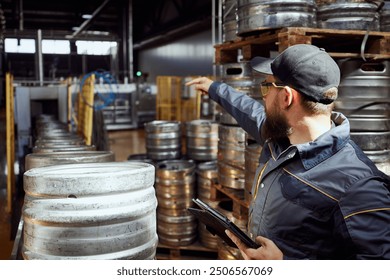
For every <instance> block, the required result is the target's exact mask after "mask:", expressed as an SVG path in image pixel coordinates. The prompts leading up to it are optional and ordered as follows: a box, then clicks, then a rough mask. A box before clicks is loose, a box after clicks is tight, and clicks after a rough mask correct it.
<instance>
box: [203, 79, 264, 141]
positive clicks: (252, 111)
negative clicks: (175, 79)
mask: <svg viewBox="0 0 390 280" xmlns="http://www.w3.org/2000/svg"><path fill="white" fill-rule="evenodd" d="M209 96H210V98H211V99H212V100H214V101H215V102H217V103H218V104H219V105H221V106H222V107H223V108H224V109H225V110H226V111H227V112H228V113H229V114H230V115H231V116H232V117H233V118H234V119H235V120H236V121H237V123H238V124H239V125H240V126H241V127H242V128H243V129H244V130H245V131H246V132H247V133H248V134H249V135H251V136H252V137H253V138H254V139H256V141H257V142H258V143H260V144H263V143H264V141H265V140H266V139H263V138H262V137H261V127H262V125H263V123H264V121H265V109H264V106H263V104H262V103H261V102H260V101H257V100H255V99H253V98H251V97H249V96H248V95H245V94H244V93H242V92H239V91H237V90H235V89H234V88H232V87H230V86H229V85H227V84H225V83H219V82H213V83H212V84H211V86H210V89H209Z"/></svg>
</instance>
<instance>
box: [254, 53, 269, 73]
mask: <svg viewBox="0 0 390 280" xmlns="http://www.w3.org/2000/svg"><path fill="white" fill-rule="evenodd" d="M273 61H274V59H273V58H266V57H259V56H257V57H254V58H252V59H251V67H252V69H253V70H255V71H257V72H259V73H262V74H267V75H273V73H272V69H271V63H272V62H273Z"/></svg>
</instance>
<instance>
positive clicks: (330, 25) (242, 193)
mask: <svg viewBox="0 0 390 280" xmlns="http://www.w3.org/2000/svg"><path fill="white" fill-rule="evenodd" d="M234 6H235V8H236V18H237V22H236V32H233V31H232V30H231V29H232V22H231V20H230V18H231V17H230V16H231V11H232V9H234ZM232 7H233V8H232ZM377 8H378V7H377V6H376V5H375V4H373V3H368V2H367V1H364V0H354V1H347V0H317V1H314V0H306V1H305V0H293V1H279V0H276V1H267V0H262V1H256V0H238V1H229V0H225V1H223V12H226V14H224V19H226V21H225V22H224V23H223V31H224V32H226V34H224V36H223V43H221V44H217V45H215V46H214V48H215V61H216V64H217V65H219V66H220V69H221V77H220V80H221V81H224V82H226V83H227V84H229V85H231V86H232V87H234V88H236V89H237V90H241V91H242V92H244V93H245V94H248V95H250V94H252V93H254V94H255V93H256V86H257V91H258V84H259V82H260V80H261V79H262V77H261V76H258V74H255V73H251V72H250V69H249V68H247V67H246V66H247V63H248V61H250V60H251V59H252V58H253V57H255V56H263V57H273V56H275V55H277V53H280V52H282V51H283V50H285V49H286V48H288V47H289V46H292V45H296V44H312V45H316V46H318V47H321V48H324V49H325V50H326V51H327V52H329V53H330V55H331V56H332V57H333V58H334V59H335V61H336V62H338V63H339V65H340V69H341V71H342V77H341V85H340V89H339V97H340V98H339V100H338V102H336V104H335V110H336V111H341V112H343V113H344V114H345V115H346V116H347V117H349V118H350V119H351V137H352V139H353V140H354V141H355V142H357V143H358V144H359V145H361V148H362V149H363V150H364V152H366V154H367V155H368V156H369V157H370V158H371V159H372V160H373V161H374V162H375V163H376V164H377V166H378V168H379V169H380V170H382V171H384V172H385V173H387V174H389V166H390V162H389V158H390V136H389V135H390V116H389V106H390V105H389V103H390V73H389V71H390V69H389V67H390V65H389V63H390V32H389V31H390V28H389V11H390V10H389V9H390V3H388V2H386V3H385V5H384V6H383V7H382V10H381V13H380V16H379V18H376V21H375V22H373V23H372V22H371V21H372V20H373V18H374V16H377V17H378V15H375V11H376V9H377ZM291 10H294V11H296V13H288V12H287V11H291ZM368 26H369V27H368ZM368 28H369V29H370V31H369V32H368V37H367V40H366V43H365V48H364V59H365V60H366V61H364V60H363V58H362V54H361V46H362V42H363V39H364V37H365V35H366V33H367V29H368ZM263 79H264V77H263ZM251 82H253V85H251ZM251 87H252V89H253V90H252V91H251V90H249V88H251ZM253 97H254V98H257V97H256V96H253ZM259 102H261V100H260V99H259ZM356 108H360V111H356V110H354V109H356ZM226 114H227V113H226V112H224V111H223V110H221V113H220V115H221V118H220V125H222V127H224V129H222V131H224V130H226V125H227V124H226V121H230V122H231V123H229V124H228V126H229V128H230V129H234V125H235V124H234V120H232V118H231V117H230V119H229V115H228V114H227V115H226ZM222 133H223V132H222ZM220 138H221V134H220ZM228 138H229V139H235V137H233V136H229V137H228ZM363 139H366V140H368V142H369V143H368V142H367V143H365V140H363ZM245 141H246V142H245V146H246V147H245V169H244V170H245V171H246V176H245V189H234V188H229V187H228V186H225V185H224V184H223V183H222V182H221V181H219V182H216V183H215V184H213V187H212V191H211V199H212V200H215V201H218V200H221V198H226V197H228V198H229V199H231V201H232V202H233V205H232V216H233V217H241V218H245V216H246V214H247V212H248V208H249V204H250V191H251V187H252V182H253V176H250V175H251V174H252V175H253V173H254V172H255V169H256V167H257V165H258V157H259V154H260V152H261V147H260V146H259V145H258V144H256V143H254V142H253V140H252V139H250V137H248V136H247V135H246V140H245ZM230 150H234V149H230ZM220 152H221V151H220V150H219V156H220ZM237 158H239V157H236V160H237ZM230 257H232V255H230Z"/></svg>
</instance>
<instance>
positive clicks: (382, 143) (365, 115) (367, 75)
mask: <svg viewBox="0 0 390 280" xmlns="http://www.w3.org/2000/svg"><path fill="white" fill-rule="evenodd" d="M339 65H340V69H341V73H342V77H341V83H340V87H339V98H338V99H337V101H336V103H335V107H336V109H335V110H337V111H341V112H342V113H344V114H345V115H346V116H347V117H348V119H349V122H350V126H351V138H352V140H354V141H355V142H356V143H357V144H358V145H359V146H360V147H361V148H362V150H363V151H364V152H365V153H366V154H367V155H368V157H369V158H370V159H371V160H373V161H374V162H375V163H376V164H377V166H378V167H379V168H380V169H381V170H382V171H384V172H385V173H387V174H390V167H389V166H390V113H389V112H390V110H389V108H390V61H375V62H364V61H362V60H360V59H349V60H345V61H340V62H339Z"/></svg>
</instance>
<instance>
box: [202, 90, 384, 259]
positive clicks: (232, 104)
mask: <svg viewBox="0 0 390 280" xmlns="http://www.w3.org/2000/svg"><path fill="white" fill-rule="evenodd" d="M209 96H210V98H211V99H213V100H214V101H216V102H217V103H219V104H220V105H221V106H222V107H223V108H224V109H225V110H226V111H227V112H228V113H230V114H231V115H232V116H233V117H234V118H235V119H236V120H237V122H238V123H239V125H240V126H241V127H242V128H243V129H244V130H245V131H246V132H247V133H248V134H250V135H251V136H252V137H254V138H255V139H256V140H257V141H258V142H259V143H260V144H261V145H263V150H262V154H261V156H260V164H259V167H258V169H257V171H256V176H255V180H254V183H253V187H252V196H253V201H252V204H251V206H250V209H249V219H248V229H249V231H250V233H251V234H253V236H258V235H261V236H264V237H267V238H269V239H271V240H272V241H274V242H275V244H276V245H277V246H278V247H279V248H280V250H281V251H282V252H283V254H284V257H285V258H286V259H390V191H389V185H390V183H389V182H390V179H389V177H388V176H386V175H385V174H384V173H382V172H380V171H379V170H378V169H377V168H376V166H375V164H374V163H372V161H370V160H369V159H368V158H367V156H366V155H365V154H364V153H363V152H362V150H361V149H360V148H359V147H357V145H356V144H355V143H354V142H353V141H352V140H351V139H350V135H349V131H350V129H349V122H348V120H347V119H346V118H345V116H343V115H342V114H340V113H333V114H332V121H333V127H332V128H331V129H330V130H329V131H328V132H326V133H324V134H323V135H321V136H320V137H319V138H318V139H316V140H315V141H312V142H308V143H304V144H298V145H289V144H288V145H283V143H276V142H269V141H268V140H266V139H262V136H261V128H262V124H263V123H264V120H265V111H264V107H263V105H262V104H261V103H260V102H258V101H256V100H253V99H252V98H250V97H248V96H247V95H244V94H242V93H240V92H237V91H236V90H235V89H233V88H231V87H229V86H228V85H226V84H223V83H219V82H214V83H213V84H212V85H211V87H210V90H209Z"/></svg>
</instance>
